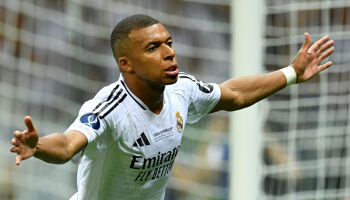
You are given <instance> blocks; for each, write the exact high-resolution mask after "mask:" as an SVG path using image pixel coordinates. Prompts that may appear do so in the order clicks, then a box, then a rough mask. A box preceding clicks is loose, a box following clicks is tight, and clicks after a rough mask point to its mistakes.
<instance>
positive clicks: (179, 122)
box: [175, 111, 184, 133]
mask: <svg viewBox="0 0 350 200" xmlns="http://www.w3.org/2000/svg"><path fill="white" fill-rule="evenodd" d="M175 116H176V127H177V131H179V133H181V132H182V129H183V127H184V121H183V120H182V117H181V115H180V112H179V111H176V115H175Z"/></svg>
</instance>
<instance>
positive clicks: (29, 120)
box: [24, 116, 35, 132]
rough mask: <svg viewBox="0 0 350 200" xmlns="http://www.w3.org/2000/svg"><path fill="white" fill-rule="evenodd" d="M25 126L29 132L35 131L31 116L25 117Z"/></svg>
mask: <svg viewBox="0 0 350 200" xmlns="http://www.w3.org/2000/svg"><path fill="white" fill-rule="evenodd" d="M24 124H25V125H26V126H27V129H28V132H32V131H34V130H35V126H34V124H33V121H32V118H31V117H30V116H26V117H24Z"/></svg>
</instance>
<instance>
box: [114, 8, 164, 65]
mask: <svg viewBox="0 0 350 200" xmlns="http://www.w3.org/2000/svg"><path fill="white" fill-rule="evenodd" d="M159 23H160V22H159V21H158V20H156V19H154V18H153V17H150V16H148V15H142V14H137V15H132V16H130V17H127V18H125V19H123V20H122V21H120V22H119V23H118V24H117V25H116V26H115V27H114V29H113V31H112V34H111V47H112V51H113V56H114V58H115V59H116V61H117V63H118V58H119V57H120V56H121V55H120V53H121V52H120V50H121V48H120V44H121V43H122V41H123V40H124V39H125V38H127V37H128V35H129V33H130V32H131V31H132V30H135V29H136V30H138V29H142V28H146V27H149V26H152V25H154V24H159Z"/></svg>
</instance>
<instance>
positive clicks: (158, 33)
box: [128, 24, 170, 45]
mask: <svg viewBox="0 0 350 200" xmlns="http://www.w3.org/2000/svg"><path fill="white" fill-rule="evenodd" d="M128 37H129V39H130V40H131V41H132V42H134V43H138V44H139V45H145V44H148V43H149V42H154V41H164V40H166V39H168V38H169V37H170V34H169V32H168V30H167V29H166V28H165V27H164V26H163V25H162V24H154V25H152V26H149V27H146V28H142V29H136V30H132V31H131V32H130V33H129V35H128Z"/></svg>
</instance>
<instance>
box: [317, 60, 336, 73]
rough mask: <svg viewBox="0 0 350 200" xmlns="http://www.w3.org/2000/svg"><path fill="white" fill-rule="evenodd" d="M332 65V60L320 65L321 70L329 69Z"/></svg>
mask: <svg viewBox="0 0 350 200" xmlns="http://www.w3.org/2000/svg"><path fill="white" fill-rule="evenodd" d="M332 65H333V63H332V61H328V62H326V63H325V64H323V65H320V66H318V69H319V72H320V71H323V70H325V69H327V68H328V67H330V66H332Z"/></svg>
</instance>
